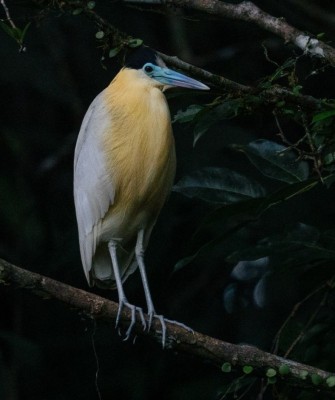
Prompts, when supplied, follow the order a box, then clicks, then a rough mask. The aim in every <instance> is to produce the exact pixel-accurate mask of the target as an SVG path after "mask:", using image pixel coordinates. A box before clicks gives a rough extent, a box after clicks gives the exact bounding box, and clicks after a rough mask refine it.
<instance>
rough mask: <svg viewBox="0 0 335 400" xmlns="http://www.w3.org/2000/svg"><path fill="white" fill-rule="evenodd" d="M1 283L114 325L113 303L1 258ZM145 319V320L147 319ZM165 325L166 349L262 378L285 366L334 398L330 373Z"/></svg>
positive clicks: (124, 321)
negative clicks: (251, 371) (318, 380)
mask: <svg viewBox="0 0 335 400" xmlns="http://www.w3.org/2000/svg"><path fill="white" fill-rule="evenodd" d="M0 283H2V284H7V285H9V284H13V285H16V286H19V287H22V288H25V289H28V290H29V291H31V292H32V293H33V294H35V295H37V296H41V297H43V298H45V297H46V296H47V297H51V298H54V299H57V300H59V301H61V302H63V303H65V304H67V305H69V306H71V308H73V307H74V308H76V309H78V310H80V311H81V312H84V313H85V314H87V315H88V316H90V317H91V318H95V319H103V320H106V321H113V322H114V320H115V318H116V315H117V312H118V304H117V303H115V302H113V301H110V300H107V299H105V298H102V297H100V296H97V295H95V294H92V293H89V292H86V291H84V290H81V289H77V288H74V287H72V286H69V285H66V284H64V283H62V282H58V281H56V280H53V279H51V278H47V277H45V276H42V275H39V274H37V273H34V272H30V271H27V270H25V269H22V268H20V267H17V266H15V265H13V264H10V263H8V262H7V261H5V260H2V259H0ZM145 317H146V318H148V316H145ZM130 318H131V315H130V311H129V310H128V309H124V310H123V311H122V314H121V319H120V323H121V325H124V326H128V325H129V322H130ZM166 325H167V346H166V348H167V349H169V350H173V351H179V352H183V353H187V354H190V355H193V356H197V357H199V358H201V359H202V360H204V361H207V362H210V363H212V364H214V365H216V366H218V367H220V366H221V365H222V364H223V363H224V362H229V363H231V364H232V365H233V366H234V367H236V368H238V367H242V366H244V365H251V366H253V367H254V368H255V369H256V373H257V374H258V375H260V376H264V373H265V369H268V368H274V369H276V370H278V369H279V367H280V366H282V365H286V366H287V367H288V368H289V373H288V374H287V375H285V376H284V377H283V378H282V379H283V380H285V382H286V383H288V384H291V385H294V386H298V387H301V388H307V389H314V390H315V385H314V384H313V383H312V377H313V376H316V375H318V376H319V377H320V378H321V383H320V384H319V385H318V387H317V390H318V392H322V393H324V394H327V395H328V396H329V398H335V390H334V389H333V388H331V387H329V386H328V384H327V379H328V378H330V377H331V376H334V374H331V373H330V372H327V371H324V370H321V369H318V368H315V367H312V366H309V365H304V364H301V363H299V362H296V361H293V360H289V359H285V358H282V357H278V356H276V355H273V354H270V353H266V352H264V351H262V350H259V349H257V348H256V347H252V346H247V345H235V344H231V343H227V342H223V341H220V340H218V339H215V338H213V337H209V336H206V335H203V334H201V333H199V332H190V331H188V330H187V329H185V328H183V327H181V326H179V325H175V324H173V323H170V322H167V324H166ZM160 329H161V327H160V323H159V322H158V321H153V325H152V329H151V330H150V331H149V332H144V331H143V328H142V325H141V322H140V321H138V323H136V325H135V327H134V333H136V334H137V335H146V336H150V337H152V338H153V339H155V340H156V341H158V342H161V331H160ZM306 372H307V373H306ZM241 374H242V372H241ZM302 377H303V378H302Z"/></svg>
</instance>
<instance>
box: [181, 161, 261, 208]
mask: <svg viewBox="0 0 335 400" xmlns="http://www.w3.org/2000/svg"><path fill="white" fill-rule="evenodd" d="M173 190H174V191H175V192H179V193H182V194H183V195H185V196H188V197H191V198H192V197H196V198H199V199H202V200H205V201H208V202H211V203H221V204H230V203H235V202H239V201H243V200H247V199H252V198H258V197H262V196H264V195H265V189H264V188H263V187H262V186H261V185H260V184H259V183H257V182H254V181H252V180H250V179H249V178H247V177H245V176H243V175H240V174H238V173H237V172H234V171H231V170H228V169H226V168H203V169H201V170H198V171H196V172H194V173H193V174H191V175H188V176H185V177H184V178H182V179H181V180H180V181H179V182H178V183H177V184H176V185H175V186H174V187H173Z"/></svg>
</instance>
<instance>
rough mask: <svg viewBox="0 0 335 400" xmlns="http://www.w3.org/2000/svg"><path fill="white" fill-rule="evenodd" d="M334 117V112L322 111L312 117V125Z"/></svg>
mask: <svg viewBox="0 0 335 400" xmlns="http://www.w3.org/2000/svg"><path fill="white" fill-rule="evenodd" d="M334 115H335V110H328V111H323V112H321V113H318V114H315V115H314V116H313V119H312V123H315V122H319V121H323V120H324V119H327V118H330V117H333V116H334Z"/></svg>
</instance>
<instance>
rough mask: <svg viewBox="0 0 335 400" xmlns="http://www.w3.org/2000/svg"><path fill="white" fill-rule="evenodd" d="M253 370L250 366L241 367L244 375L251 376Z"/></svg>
mask: <svg viewBox="0 0 335 400" xmlns="http://www.w3.org/2000/svg"><path fill="white" fill-rule="evenodd" d="M253 370H254V369H253V367H252V366H251V365H245V366H244V367H243V372H244V373H245V374H246V375H248V374H251V373H252V371H253Z"/></svg>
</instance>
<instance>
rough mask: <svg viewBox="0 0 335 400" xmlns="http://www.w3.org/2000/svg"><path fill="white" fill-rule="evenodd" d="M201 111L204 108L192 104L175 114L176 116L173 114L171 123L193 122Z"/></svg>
mask: <svg viewBox="0 0 335 400" xmlns="http://www.w3.org/2000/svg"><path fill="white" fill-rule="evenodd" d="M203 109H204V106H201V105H199V104H192V105H190V106H189V107H188V108H187V109H186V110H185V111H182V110H179V111H178V112H177V114H175V116H174V118H173V121H172V123H174V122H179V123H181V124H183V123H185V122H190V121H193V120H194V118H195V117H196V116H197V115H198V114H199V112H200V111H201V110H203Z"/></svg>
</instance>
